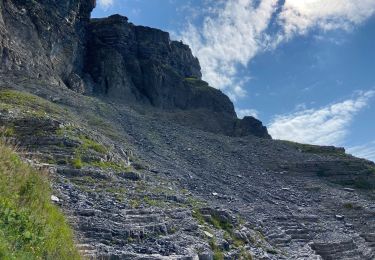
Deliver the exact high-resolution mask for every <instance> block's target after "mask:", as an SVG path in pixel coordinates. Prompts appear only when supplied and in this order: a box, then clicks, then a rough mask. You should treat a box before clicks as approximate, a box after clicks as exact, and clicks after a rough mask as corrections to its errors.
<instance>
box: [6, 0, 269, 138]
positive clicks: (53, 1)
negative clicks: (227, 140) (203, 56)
mask: <svg viewBox="0 0 375 260" xmlns="http://www.w3.org/2000/svg"><path fill="white" fill-rule="evenodd" d="M94 7H95V0H90V1H82V0H69V1H57V0H43V1H22V0H17V1H4V0H1V1H0V39H1V43H0V64H1V67H0V75H3V76H4V75H7V76H9V75H14V76H15V77H16V78H20V77H29V78H34V79H39V80H45V81H48V82H49V84H53V85H57V86H62V87H64V86H66V87H68V88H70V89H72V90H74V91H76V92H79V93H86V94H93V95H99V96H103V97H107V98H110V99H111V100H113V101H115V102H121V103H137V104H141V105H143V106H144V105H148V106H151V107H157V108H159V109H162V110H168V111H177V110H183V111H189V113H190V112H191V111H194V110H203V111H205V112H204V113H203V114H205V115H207V116H208V117H210V120H209V121H210V123H207V124H205V122H208V121H207V120H206V119H205V118H201V114H202V113H201V114H199V113H197V114H195V115H194V116H193V117H195V119H194V120H195V121H200V124H201V125H200V126H199V127H200V128H202V129H205V130H207V131H214V132H220V133H222V134H226V135H235V136H244V135H256V136H259V137H266V138H269V137H270V136H269V135H268V133H267V129H266V128H264V127H263V126H260V127H258V126H257V127H254V126H255V125H256V124H258V123H260V122H258V121H255V119H254V120H249V119H247V121H246V120H245V121H243V122H242V121H238V119H237V118H236V114H235V111H234V107H233V104H232V102H231V101H230V100H229V98H228V97H227V96H226V95H224V94H223V93H222V92H221V91H220V90H217V89H214V88H212V87H210V86H209V85H208V84H207V83H206V82H204V81H202V80H201V77H202V74H201V68H200V65H199V61H198V59H197V58H195V57H194V56H193V55H192V52H191V50H190V48H189V47H188V46H187V45H185V44H183V43H182V42H176V41H171V40H170V37H169V34H168V33H166V32H163V31H161V30H158V29H153V28H148V27H143V26H135V25H133V24H131V23H129V22H128V19H127V18H126V17H123V16H120V15H113V16H110V17H108V18H104V19H92V20H90V13H91V11H92V9H93V8H94ZM190 114H191V113H190ZM204 117H205V116H204ZM199 118H201V119H200V120H199ZM221 121H222V122H221ZM250 121H252V123H249V122H250ZM188 123H189V122H188ZM191 123H192V126H194V124H193V122H191ZM254 124H255V125H254ZM260 124H261V123H260ZM216 125H219V126H220V127H218V128H217V127H216V128H215V126H216ZM253 130H255V132H253ZM259 131H263V132H262V133H260V132H259Z"/></svg>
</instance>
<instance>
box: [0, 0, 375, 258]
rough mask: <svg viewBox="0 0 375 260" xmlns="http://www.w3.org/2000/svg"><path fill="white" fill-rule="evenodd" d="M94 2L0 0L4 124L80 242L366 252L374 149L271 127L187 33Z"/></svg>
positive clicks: (0, 124) (292, 254) (185, 252)
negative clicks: (275, 134)
mask: <svg viewBox="0 0 375 260" xmlns="http://www.w3.org/2000/svg"><path fill="white" fill-rule="evenodd" d="M94 5H95V2H94V1H78V0H77V1H73V0H71V1H57V0H56V1H54V0H39V1H31V0H12V1H10V0H6V1H5V0H0V32H1V35H0V37H1V39H0V48H1V68H0V137H1V138H3V139H6V141H7V142H11V143H15V144H17V146H18V147H20V149H19V155H20V156H21V157H22V158H23V160H24V161H25V162H27V163H28V164H30V165H32V166H33V167H35V168H39V169H41V170H43V171H47V172H48V173H49V176H50V177H51V178H50V180H51V182H52V187H53V195H54V197H53V202H54V203H55V204H57V205H58V206H59V207H60V208H61V209H62V210H63V211H64V213H65V215H66V216H67V217H68V221H69V224H71V226H72V227H73V229H74V231H75V240H76V245H77V248H78V249H79V251H80V253H81V254H82V256H84V257H86V258H88V259H142V260H144V259H151V260H158V259H176V260H177V259H178V260H187V259H189V260H190V259H192V260H196V259H199V260H213V259H225V260H229V259H241V260H242V259H264V260H266V259H270V260H276V259H277V260H279V259H305V260H307V259H323V260H330V259H343V260H352V259H355V260H363V259H365V260H372V259H374V257H375V244H374V241H375V240H374V238H375V204H374V190H375V164H374V163H372V162H369V161H366V160H363V159H358V158H355V157H353V156H350V155H348V154H346V153H345V150H344V149H337V148H334V147H320V146H312V145H304V144H297V143H291V142H285V141H278V140H272V139H271V138H270V136H269V135H268V133H267V129H266V128H265V127H264V126H263V125H262V123H261V122H260V121H258V120H256V119H254V118H252V117H245V118H244V119H243V120H240V119H238V118H236V115H235V112H234V109H233V104H232V103H231V102H230V101H229V99H228V97H226V96H225V95H224V94H223V93H221V92H220V91H218V90H215V89H213V88H211V87H209V86H208V84H207V83H205V82H204V81H202V80H201V79H200V77H201V74H200V68H199V63H198V61H197V60H196V59H195V58H194V57H193V56H192V54H191V52H190V50H189V48H188V47H187V46H186V45H183V44H182V43H179V42H173V41H170V39H169V36H168V34H167V33H165V32H162V31H160V30H156V29H151V28H146V27H141V26H135V25H133V24H131V23H129V22H128V21H127V19H126V18H125V17H121V16H118V15H115V16H112V17H109V18H105V19H93V20H90V19H89V13H90V11H91V9H92V8H93V7H94ZM0 174H2V172H1V171H0ZM30 185H31V186H32V185H33V184H32V183H31V184H30ZM0 194H1V192H0ZM8 213H9V211H8ZM8 213H6V214H8ZM0 215H1V216H5V213H4V210H3V208H2V207H0ZM27 223H29V222H27ZM0 224H1V223H0ZM1 239H3V237H1ZM31 249H32V248H31ZM11 250H14V248H11ZM0 255H1V248H0ZM0 258H1V257H0ZM30 258H31V259H32V258H33V255H32V253H31V254H30Z"/></svg>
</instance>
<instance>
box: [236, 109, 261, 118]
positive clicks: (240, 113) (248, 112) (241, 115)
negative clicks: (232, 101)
mask: <svg viewBox="0 0 375 260" xmlns="http://www.w3.org/2000/svg"><path fill="white" fill-rule="evenodd" d="M236 113H237V117H238V118H240V119H242V118H244V117H245V116H252V117H255V118H259V111H257V110H255V109H236Z"/></svg>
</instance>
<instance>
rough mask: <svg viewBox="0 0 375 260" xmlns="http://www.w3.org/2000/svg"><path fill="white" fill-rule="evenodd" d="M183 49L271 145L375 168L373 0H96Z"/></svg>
mask: <svg viewBox="0 0 375 260" xmlns="http://www.w3.org/2000/svg"><path fill="white" fill-rule="evenodd" d="M114 13H119V14H122V15H125V16H127V17H129V20H130V21H131V22H133V23H134V24H139V25H146V26H151V27H156V28H160V29H162V30H165V31H168V32H170V33H171V37H172V38H173V39H177V40H180V39H182V40H183V41H184V42H185V43H188V44H189V45H190V46H191V48H192V50H193V53H194V55H196V56H197V57H198V58H199V59H200V62H201V65H202V71H203V75H204V79H205V80H206V81H208V82H209V83H210V85H211V86H213V87H216V88H219V89H221V90H223V91H224V92H225V93H226V94H228V95H229V96H230V98H231V99H232V101H233V102H234V104H235V107H236V110H237V113H238V115H239V116H244V115H254V116H256V117H258V118H259V119H260V120H262V121H263V122H264V124H266V125H267V126H268V128H269V131H270V133H271V134H272V136H273V137H274V138H277V139H287V140H292V141H298V142H304V143H313V144H321V145H324V144H327V145H336V146H344V147H345V148H347V150H348V151H349V152H351V153H353V154H355V155H357V156H360V157H365V158H368V159H371V160H373V161H375V134H374V133H375V120H374V119H375V116H374V115H375V48H374V46H375V16H374V13H375V0H228V1H224V0H186V1H184V0H99V1H98V6H97V8H96V9H95V10H94V13H93V16H94V17H104V16H108V15H111V14H114Z"/></svg>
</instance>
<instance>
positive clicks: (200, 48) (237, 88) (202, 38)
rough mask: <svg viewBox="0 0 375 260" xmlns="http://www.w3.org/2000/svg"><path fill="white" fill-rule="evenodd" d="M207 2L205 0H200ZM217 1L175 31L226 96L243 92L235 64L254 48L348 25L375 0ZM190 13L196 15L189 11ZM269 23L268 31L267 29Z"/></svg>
mask: <svg viewBox="0 0 375 260" xmlns="http://www.w3.org/2000/svg"><path fill="white" fill-rule="evenodd" d="M206 1H209V0H206ZM281 2H282V1H278V0H260V1H259V0H228V1H217V3H216V4H214V5H213V6H214V7H211V8H210V10H209V12H204V13H205V15H207V16H206V17H205V18H204V19H203V22H202V23H201V24H200V25H197V23H196V21H195V20H194V21H190V23H189V24H188V25H187V28H186V29H185V31H184V32H182V34H181V35H180V36H179V37H180V38H182V40H183V41H184V42H186V43H188V44H189V45H190V46H191V48H192V50H193V52H194V54H195V55H196V56H197V57H198V58H199V59H200V62H201V65H202V70H203V75H204V79H205V80H206V81H208V82H209V83H210V84H211V85H212V86H213V87H216V88H219V89H222V90H224V91H225V92H226V93H227V94H229V96H230V97H231V98H232V100H235V99H236V98H239V97H243V96H245V95H246V89H245V88H244V85H245V83H246V82H247V81H246V80H243V79H242V80H241V79H240V78H239V77H238V69H239V68H240V67H246V66H247V65H248V64H249V62H250V61H251V60H252V59H253V58H254V57H255V56H256V55H257V54H258V53H260V52H262V51H266V50H269V49H273V48H276V47H277V46H278V45H279V44H280V43H282V42H285V41H288V40H290V39H292V38H293V37H295V36H297V35H303V34H306V33H307V32H309V30H311V29H314V28H318V29H321V30H324V31H328V30H334V29H350V28H352V27H353V26H355V25H358V24H361V23H362V22H363V21H365V20H366V19H368V18H369V17H370V16H371V15H373V14H374V13H375V0H329V1H327V0H304V1H302V0H285V2H284V3H283V4H281ZM194 17H196V16H194ZM271 27H272V30H271V29H270V28H271Z"/></svg>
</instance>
